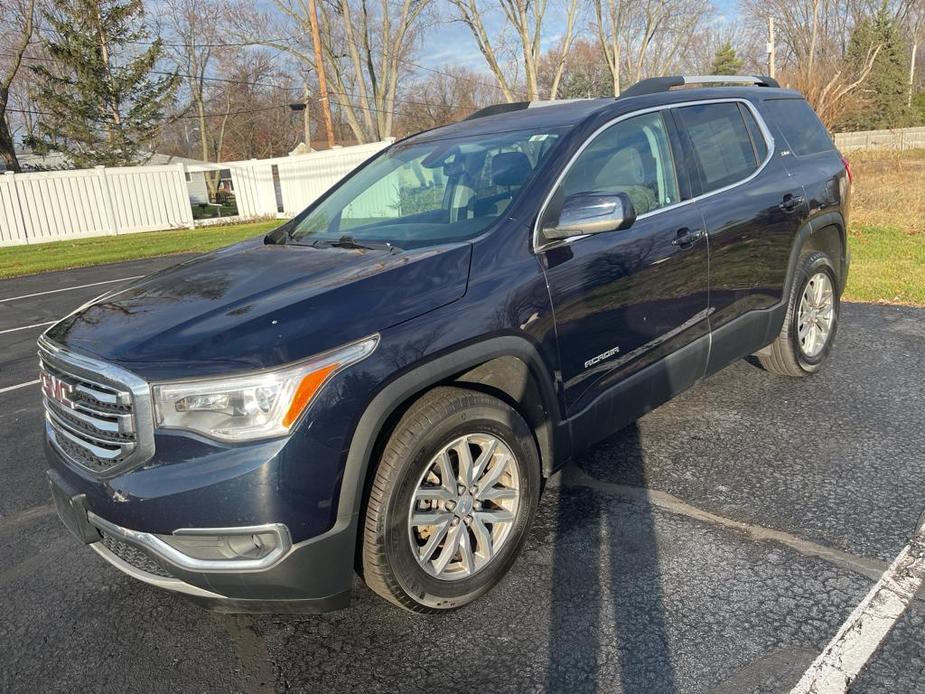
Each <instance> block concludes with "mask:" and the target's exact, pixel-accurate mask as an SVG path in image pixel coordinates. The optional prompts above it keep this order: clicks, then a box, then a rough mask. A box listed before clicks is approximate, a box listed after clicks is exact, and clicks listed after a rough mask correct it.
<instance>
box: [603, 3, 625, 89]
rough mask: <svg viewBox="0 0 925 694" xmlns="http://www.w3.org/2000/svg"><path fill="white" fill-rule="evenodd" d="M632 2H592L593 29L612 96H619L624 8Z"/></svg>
mask: <svg viewBox="0 0 925 694" xmlns="http://www.w3.org/2000/svg"><path fill="white" fill-rule="evenodd" d="M628 2H632V0H594V18H595V20H596V21H595V24H594V28H595V30H596V31H597V39H598V41H599V43H600V46H601V52H602V53H603V54H604V60H606V61H607V68H608V69H609V70H610V76H611V79H612V81H613V95H614V96H619V94H620V88H621V86H620V68H621V63H622V60H623V55H622V48H623V43H622V37H623V28H624V24H625V23H626V6H627V4H628Z"/></svg>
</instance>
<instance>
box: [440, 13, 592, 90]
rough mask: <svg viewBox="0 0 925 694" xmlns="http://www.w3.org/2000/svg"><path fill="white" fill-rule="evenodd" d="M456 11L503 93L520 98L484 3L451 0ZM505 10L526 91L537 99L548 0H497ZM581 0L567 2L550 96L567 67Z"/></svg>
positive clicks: (505, 17)
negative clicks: (486, 19)
mask: <svg viewBox="0 0 925 694" xmlns="http://www.w3.org/2000/svg"><path fill="white" fill-rule="evenodd" d="M449 2H450V4H452V5H453V6H454V7H455V8H456V11H457V18H458V19H459V21H461V22H462V23H463V24H465V25H466V26H467V27H468V28H469V31H470V32H471V33H472V36H473V38H475V42H476V45H477V46H478V48H479V51H480V52H481V53H482V55H483V56H484V58H485V61H486V62H487V63H488V68H489V69H490V70H491V72H492V74H493V75H494V77H495V79H496V80H497V82H498V86H499V87H500V89H501V93H502V94H503V95H504V98H505V99H506V100H507V101H509V102H511V101H515V100H516V99H517V93H518V91H519V89H518V86H517V84H516V82H515V79H514V78H513V77H512V76H511V71H510V70H509V69H507V66H506V65H505V60H504V58H503V56H502V53H501V51H499V48H498V45H499V42H500V41H501V40H502V39H501V38H500V37H498V36H495V37H492V35H491V34H489V32H488V29H487V28H486V22H485V19H484V17H485V7H484V3H483V2H480V1H479V0H449ZM497 5H498V6H500V8H501V10H502V11H503V13H504V20H505V29H506V30H509V31H513V33H514V36H515V37H516V44H517V51H518V53H519V58H520V61H521V65H522V67H523V79H524V95H525V97H526V98H527V99H528V100H533V99H537V98H539V97H540V93H539V82H540V80H539V78H538V72H537V70H538V66H539V62H540V52H541V41H542V37H543V20H544V19H545V15H546V11H547V6H548V0H498V3H497ZM578 9H579V5H578V0H569V2H568V4H567V5H566V6H565V21H564V31H563V33H562V36H561V39H560V46H559V49H558V52H557V54H558V60H557V61H556V64H555V66H554V69H553V72H552V75H553V77H552V80H551V82H550V88H549V98H551V99H555V98H556V94H557V92H558V88H559V82H560V81H561V79H562V73H563V71H564V70H565V62H566V60H567V58H568V54H569V49H570V48H571V45H572V41H573V40H574V38H575V25H576V22H577V19H578Z"/></svg>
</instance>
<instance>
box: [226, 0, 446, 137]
mask: <svg viewBox="0 0 925 694" xmlns="http://www.w3.org/2000/svg"><path fill="white" fill-rule="evenodd" d="M272 2H273V5H274V9H275V12H274V13H267V14H264V15H260V14H259V13H256V12H255V10H253V9H252V4H251V3H244V2H241V3H240V4H239V5H238V6H237V7H236V11H235V18H236V26H237V33H238V35H239V36H241V37H243V38H247V39H249V40H254V41H258V42H260V43H263V44H264V45H266V46H270V47H272V48H276V49H277V50H280V51H283V52H285V53H286V54H288V55H289V56H290V57H291V58H292V59H293V60H294V61H295V62H296V63H297V65H298V66H299V68H301V70H302V71H304V73H305V75H306V76H307V75H308V74H309V73H313V72H314V71H315V60H314V56H313V51H312V46H311V21H310V20H311V18H310V15H309V10H308V3H306V2H303V1H302V0H272ZM430 3H431V0H378V2H376V1H375V0H328V1H327V2H324V3H319V6H318V10H319V21H320V25H321V40H322V44H323V54H324V60H325V73H326V75H327V77H328V81H329V83H330V84H329V91H330V95H329V96H330V102H331V104H332V105H333V106H335V108H336V110H337V111H338V112H339V113H340V114H341V115H342V116H343V119H344V121H345V122H346V124H347V127H348V128H349V130H350V132H351V133H352V135H353V137H354V139H356V141H357V142H368V141H371V140H378V139H382V138H386V137H389V136H390V135H391V132H392V126H393V121H394V115H395V113H396V95H397V94H398V89H399V84H400V83H401V81H402V80H403V78H405V77H407V76H408V75H410V74H411V73H412V72H413V70H414V66H413V64H412V62H411V58H412V56H413V50H414V47H415V45H416V44H417V41H418V38H419V36H420V33H421V29H422V27H423V24H424V22H425V19H426V17H425V15H426V11H427V9H428V7H429V5H430ZM274 15H275V16H276V17H279V18H281V19H280V20H278V21H277V20H274ZM255 26H259V27H261V31H259V32H256V33H255V32H254V29H253V27H255ZM270 36H272V38H269V37H270ZM321 96H322V97H325V96H328V95H321ZM332 110H334V109H332Z"/></svg>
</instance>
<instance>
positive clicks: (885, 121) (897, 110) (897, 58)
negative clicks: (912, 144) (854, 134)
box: [838, 2, 915, 130]
mask: <svg viewBox="0 0 925 694" xmlns="http://www.w3.org/2000/svg"><path fill="white" fill-rule="evenodd" d="M878 46H879V48H880V50H879V52H878V53H877V57H876V58H875V59H874V64H873V67H872V68H871V71H870V74H869V75H868V76H867V79H865V80H864V83H863V84H862V85H861V91H860V93H861V94H862V95H863V97H864V100H865V103H864V104H863V106H862V107H861V108H858V109H855V110H854V111H853V112H852V113H851V115H850V116H849V117H848V118H847V119H846V122H845V123H843V124H840V126H839V128H838V129H847V130H851V129H855V130H875V129H878V128H901V127H904V126H907V125H911V124H912V123H913V122H914V119H915V118H914V115H913V113H912V109H910V108H909V106H908V104H907V99H908V88H909V87H908V83H907V79H908V74H909V50H908V47H907V46H906V43H905V41H904V39H903V35H902V29H901V27H900V26H899V24H898V23H897V22H896V20H895V19H894V17H893V15H892V13H891V12H890V10H889V9H888V7H887V5H886V3H885V2H884V4H883V5H881V7H880V9H879V10H877V13H876V14H875V15H874V16H873V17H870V18H868V19H865V20H862V21H860V22H858V24H857V25H856V26H855V28H854V31H853V32H852V33H851V39H850V41H849V43H848V53H847V63H848V65H849V66H851V67H852V68H854V69H855V70H856V71H858V72H859V71H860V70H861V69H862V67H863V65H864V64H865V62H866V60H867V56H868V55H869V52H870V51H872V50H876V49H877V47H878Z"/></svg>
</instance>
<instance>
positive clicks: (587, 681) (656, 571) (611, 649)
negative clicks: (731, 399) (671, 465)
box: [546, 423, 677, 693]
mask: <svg viewBox="0 0 925 694" xmlns="http://www.w3.org/2000/svg"><path fill="white" fill-rule="evenodd" d="M601 446H603V447H604V448H605V449H606V451H607V455H606V459H607V461H606V465H604V464H600V465H599V464H598V462H597V456H596V455H595V450H600V447H601ZM597 482H605V483H612V484H620V485H629V486H633V487H645V483H646V470H645V455H644V451H643V447H642V443H641V440H640V433H639V428H638V426H637V425H636V424H635V423H634V424H631V425H630V426H628V427H626V428H625V429H623V430H622V431H620V432H619V433H617V434H615V435H614V436H612V437H610V438H609V439H607V440H606V441H605V442H604V443H603V444H601V445H599V446H598V447H595V449H592V450H591V451H590V452H589V453H588V454H586V455H584V456H582V457H580V458H579V459H578V460H577V461H576V462H574V463H572V464H570V465H569V466H567V467H566V468H565V469H564V470H563V471H562V473H561V475H560V479H559V481H558V490H557V500H556V503H557V504H558V506H557V509H556V514H555V525H556V527H555V532H554V537H555V547H554V550H553V577H552V588H551V607H550V611H551V614H550V624H549V666H548V670H547V681H546V689H547V690H548V691H550V692H570V693H573V692H574V693H578V692H597V691H614V690H619V691H624V692H673V691H676V689H677V687H676V683H675V669H674V665H673V662H672V654H671V648H670V646H669V640H668V633H667V629H666V621H665V606H664V600H663V593H662V584H661V583H662V582H661V573H660V567H659V553H658V544H657V538H656V532H655V519H654V517H653V512H652V508H651V505H650V504H649V502H648V501H645V500H638V501H637V500H634V501H632V502H629V503H624V502H614V501H613V499H612V497H611V496H610V495H603V494H601V493H600V492H596V491H595V489H594V485H595V484H597ZM549 492H553V490H552V489H550V490H549V491H548V492H547V494H549ZM550 496H552V495H551V494H550ZM615 503H617V504H619V506H620V508H621V512H620V513H619V514H617V513H614V510H615V507H614V504H615ZM625 506H632V507H633V508H632V509H631V510H627V512H626V513H623V512H622V508H623V507H625ZM640 582H642V583H643V584H644V588H642V587H641V586H640ZM615 659H616V660H617V661H618V662H617V664H614V662H613V661H614V660H615ZM605 672H607V673H618V676H619V682H614V681H610V678H611V677H613V676H614V675H613V674H608V675H602V674H601V673H605ZM602 678H607V681H602Z"/></svg>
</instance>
